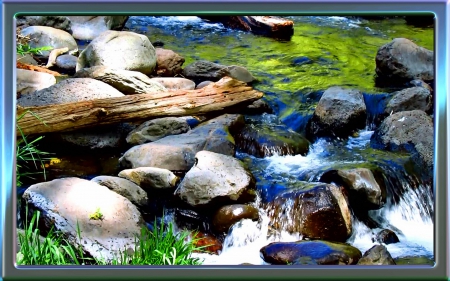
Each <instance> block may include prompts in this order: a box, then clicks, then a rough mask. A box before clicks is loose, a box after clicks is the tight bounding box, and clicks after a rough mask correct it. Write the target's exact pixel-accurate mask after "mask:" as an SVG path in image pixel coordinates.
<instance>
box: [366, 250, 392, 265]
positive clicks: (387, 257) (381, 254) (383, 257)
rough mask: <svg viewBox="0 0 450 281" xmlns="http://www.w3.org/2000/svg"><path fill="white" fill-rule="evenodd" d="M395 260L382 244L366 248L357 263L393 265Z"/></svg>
mask: <svg viewBox="0 0 450 281" xmlns="http://www.w3.org/2000/svg"><path fill="white" fill-rule="evenodd" d="M395 264H396V263H395V261H394V259H393V258H392V256H391V254H390V253H389V252H388V250H387V249H386V247H385V246H384V245H375V246H373V247H372V248H370V249H369V250H367V251H366V252H365V253H364V255H363V256H362V257H361V258H360V259H359V261H358V263H357V265H395Z"/></svg>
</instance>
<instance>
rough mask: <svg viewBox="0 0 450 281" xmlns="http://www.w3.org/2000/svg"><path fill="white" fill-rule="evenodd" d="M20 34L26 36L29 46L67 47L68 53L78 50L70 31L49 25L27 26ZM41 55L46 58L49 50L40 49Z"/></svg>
mask: <svg viewBox="0 0 450 281" xmlns="http://www.w3.org/2000/svg"><path fill="white" fill-rule="evenodd" d="M20 34H21V35H22V36H28V37H29V38H30V42H29V43H28V44H29V46H30V47H31V48H41V47H51V48H52V49H60V48H68V49H69V53H75V52H77V51H78V45H77V42H76V41H75V39H73V37H72V35H70V33H68V32H66V31H64V30H60V29H56V28H53V27H49V26H29V27H27V28H24V29H22V31H21V32H20ZM41 55H42V56H43V57H46V58H48V56H49V55H50V50H48V51H42V52H41Z"/></svg>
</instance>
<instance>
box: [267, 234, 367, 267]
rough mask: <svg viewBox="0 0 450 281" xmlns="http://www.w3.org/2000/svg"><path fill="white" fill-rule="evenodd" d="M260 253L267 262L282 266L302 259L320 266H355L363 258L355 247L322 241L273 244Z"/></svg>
mask: <svg viewBox="0 0 450 281" xmlns="http://www.w3.org/2000/svg"><path fill="white" fill-rule="evenodd" d="M260 253H261V257H262V258H263V259H264V261H265V262H268V263H271V264H282V265H286V264H288V263H295V262H298V261H299V260H300V261H301V259H304V261H307V260H309V262H315V263H317V264H320V265H338V264H339V265H354V264H356V263H357V262H358V260H359V259H360V258H361V252H360V251H359V250H358V249H357V248H355V247H353V246H350V245H348V244H345V243H332V242H328V241H320V240H314V241H297V242H273V243H270V244H269V245H266V246H264V247H262V248H261V250H260Z"/></svg>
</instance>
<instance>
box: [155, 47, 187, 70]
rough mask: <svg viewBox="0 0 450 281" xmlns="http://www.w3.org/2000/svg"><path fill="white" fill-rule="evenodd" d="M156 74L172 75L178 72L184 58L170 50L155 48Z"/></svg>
mask: <svg viewBox="0 0 450 281" xmlns="http://www.w3.org/2000/svg"><path fill="white" fill-rule="evenodd" d="M155 51H156V74H157V75H158V76H165V77H173V76H175V75H177V74H180V73H181V71H182V69H181V66H182V65H183V63H184V58H183V57H182V56H180V55H179V54H177V53H175V52H174V51H172V50H167V49H163V48H156V49H155Z"/></svg>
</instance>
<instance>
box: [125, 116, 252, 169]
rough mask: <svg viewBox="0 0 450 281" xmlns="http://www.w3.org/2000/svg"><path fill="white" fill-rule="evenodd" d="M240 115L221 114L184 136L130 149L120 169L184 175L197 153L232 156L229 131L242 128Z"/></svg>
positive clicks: (232, 145)
mask: <svg viewBox="0 0 450 281" xmlns="http://www.w3.org/2000/svg"><path fill="white" fill-rule="evenodd" d="M243 123H244V117H243V116H242V115H232V114H225V115H222V116H219V117H217V118H214V119H211V120H209V121H207V122H205V123H202V124H200V125H198V126H197V127H195V128H194V129H192V130H190V131H188V132H187V133H184V134H179V135H173V136H167V137H164V138H162V139H159V140H157V141H154V142H151V143H145V144H141V145H137V146H134V147H132V148H130V149H129V150H128V151H126V152H125V153H124V155H123V156H122V157H121V158H120V159H119V163H120V166H121V167H122V168H137V167H157V168H163V169H168V170H171V171H188V170H189V169H190V168H191V167H192V166H193V165H194V163H195V154H196V153H197V152H199V151H201V150H207V151H212V152H216V153H222V154H225V155H231V156H234V154H235V144H234V138H233V136H232V135H231V134H230V133H229V132H230V131H232V128H234V127H239V126H242V124H243Z"/></svg>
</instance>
